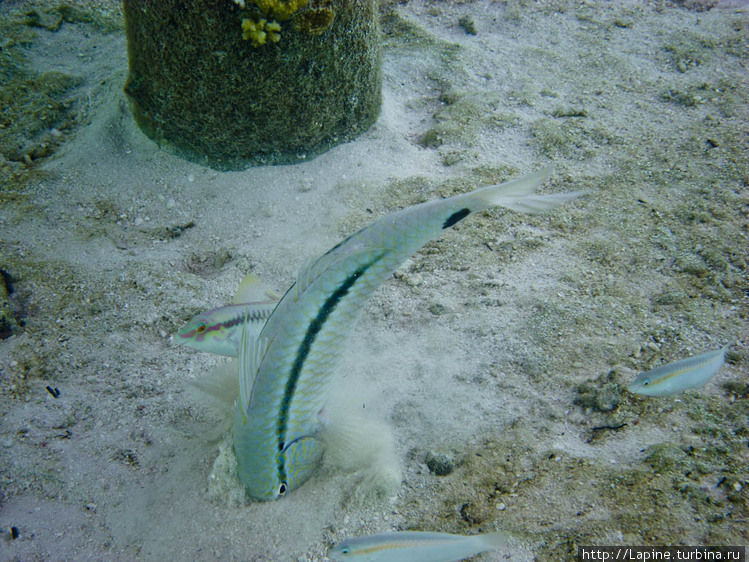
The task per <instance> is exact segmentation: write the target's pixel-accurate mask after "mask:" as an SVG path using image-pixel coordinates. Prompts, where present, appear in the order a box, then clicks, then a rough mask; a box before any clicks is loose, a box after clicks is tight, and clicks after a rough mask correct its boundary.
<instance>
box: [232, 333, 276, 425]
mask: <svg viewBox="0 0 749 562" xmlns="http://www.w3.org/2000/svg"><path fill="white" fill-rule="evenodd" d="M249 332H250V330H249V329H248V326H247V322H242V333H241V337H240V338H239V350H238V352H239V353H238V359H239V360H238V361H237V363H238V369H237V370H238V373H239V400H240V406H241V409H242V411H243V412H244V413H247V410H248V409H249V408H250V406H251V405H252V397H253V391H254V387H255V377H256V376H257V372H258V369H259V368H260V363H261V362H262V360H263V356H264V355H265V352H266V350H267V349H268V343H267V339H266V338H253V337H250V335H249Z"/></svg>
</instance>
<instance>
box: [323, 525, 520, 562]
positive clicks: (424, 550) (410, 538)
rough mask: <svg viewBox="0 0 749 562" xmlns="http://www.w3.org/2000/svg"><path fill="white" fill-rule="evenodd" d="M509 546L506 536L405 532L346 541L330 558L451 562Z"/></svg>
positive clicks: (496, 534) (341, 559) (370, 561)
mask: <svg viewBox="0 0 749 562" xmlns="http://www.w3.org/2000/svg"><path fill="white" fill-rule="evenodd" d="M507 546H508V539H507V536H506V535H505V534H503V533H489V534H486V535H474V536H463V535H449V534H447V533H425V532H420V531H404V532H400V533H382V534H380V535H371V536H367V537H356V538H351V539H346V540H345V541H343V542H341V543H339V544H337V545H336V546H334V547H333V548H331V549H330V552H328V557H329V558H331V559H332V560H336V561H339V562H341V561H345V560H354V561H356V562H380V561H381V562H452V561H454V560H463V559H464V558H468V557H469V556H473V555H474V554H479V553H481V552H486V551H487V550H496V549H499V548H507Z"/></svg>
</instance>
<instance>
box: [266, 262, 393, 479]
mask: <svg viewBox="0 0 749 562" xmlns="http://www.w3.org/2000/svg"><path fill="white" fill-rule="evenodd" d="M380 259H382V255H379V256H377V257H376V258H375V259H373V260H372V261H371V262H369V263H365V264H364V265H362V266H361V267H359V268H358V269H357V270H356V271H354V272H353V273H352V274H351V275H349V276H348V277H347V278H346V279H345V280H344V281H343V283H341V284H340V285H339V286H338V288H337V289H336V290H335V292H334V293H333V294H332V295H330V296H329V297H328V298H327V299H326V301H325V302H324V303H323V305H322V306H321V307H320V310H319V311H318V313H317V316H316V317H315V319H314V320H313V321H312V322H311V323H310V325H309V327H308V328H307V333H306V334H305V335H304V340H302V343H301V344H300V345H299V349H298V350H297V354H296V359H294V365H292V367H291V373H289V378H288V379H287V381H286V389H285V390H284V394H283V400H282V401H281V413H280V415H279V417H278V450H279V451H283V450H284V448H285V447H286V443H285V441H286V423H287V421H288V419H289V409H290V408H291V401H292V400H293V399H294V392H295V391H296V386H297V383H298V382H299V377H300V375H301V374H302V367H304V362H305V361H306V359H307V356H308V355H309V353H310V350H311V349H312V344H313V343H314V342H315V338H316V337H317V334H319V333H320V330H322V328H323V326H324V325H325V322H326V321H327V319H328V318H329V317H330V315H331V314H332V313H333V311H334V310H335V307H336V306H338V303H340V302H341V300H342V299H343V298H344V297H345V296H346V295H347V294H348V292H349V291H350V290H351V287H353V286H354V283H356V281H357V279H359V278H360V277H361V276H362V275H364V273H366V271H367V270H368V269H369V268H370V267H372V266H373V265H374V264H376V263H377V262H378V261H380ZM278 472H279V475H280V477H281V478H280V479H281V481H282V482H285V481H286V467H285V466H284V458H283V455H279V456H278Z"/></svg>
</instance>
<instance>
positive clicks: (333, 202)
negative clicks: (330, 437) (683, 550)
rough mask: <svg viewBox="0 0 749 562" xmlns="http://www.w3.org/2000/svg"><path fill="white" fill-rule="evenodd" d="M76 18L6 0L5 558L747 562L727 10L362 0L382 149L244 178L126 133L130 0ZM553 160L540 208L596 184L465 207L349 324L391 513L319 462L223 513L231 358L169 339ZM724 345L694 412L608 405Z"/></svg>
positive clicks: (346, 151) (366, 143)
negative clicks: (472, 538)
mask: <svg viewBox="0 0 749 562" xmlns="http://www.w3.org/2000/svg"><path fill="white" fill-rule="evenodd" d="M77 4H78V6H79V8H78V9H79V10H81V11H76V12H71V11H69V10H68V11H67V12H65V14H67V15H66V16H65V17H64V18H62V19H61V21H60V23H59V25H53V24H54V19H55V16H54V14H55V10H58V13H62V12H59V9H58V7H59V6H60V5H64V3H62V2H56V3H52V4H50V3H47V2H5V3H3V4H2V5H0V26H1V28H2V33H1V34H0V35H1V36H2V37H4V38H3V39H2V50H1V51H0V55H1V56H0V63H2V65H3V70H4V72H5V71H7V72H5V74H3V77H4V81H5V86H3V99H2V104H3V106H4V108H3V112H2V114H0V141H1V142H2V147H0V153H1V154H0V172H1V173H0V181H2V183H1V184H0V268H1V269H2V271H3V272H4V275H3V277H4V280H5V283H3V285H4V290H3V291H2V292H0V297H2V304H3V309H2V310H3V318H4V319H5V320H7V323H6V324H7V326H6V327H7V330H5V331H4V332H3V335H4V336H8V335H9V333H10V334H12V335H9V337H6V338H5V339H3V340H0V369H1V370H0V527H2V529H3V536H2V539H0V558H1V559H8V560H24V561H27V560H56V559H59V560H63V559H64V560H85V559H94V560H132V559H143V560H172V559H193V560H212V559H222V560H274V561H275V560H324V559H325V553H326V552H327V549H328V548H329V547H330V545H332V544H334V543H335V542H337V541H339V540H341V539H342V538H344V537H347V536H354V535H362V534H368V533H373V532H380V531H386V530H404V529H418V530H430V531H432V530H434V531H445V532H453V533H462V534H475V533H478V532H490V531H493V530H496V529H501V530H504V531H506V532H508V533H510V534H511V535H512V536H513V537H515V540H516V544H515V545H514V547H513V548H514V549H513V550H512V551H509V552H492V553H487V554H484V555H482V556H480V557H478V559H481V560H505V559H513V560H523V559H525V560H530V559H538V560H560V559H569V558H572V557H573V556H574V555H575V554H576V553H577V547H578V546H580V545H588V544H593V545H606V544H637V545H664V544H687V545H689V544H691V545H729V544H733V545H737V544H746V543H747V542H748V539H749V537H747V529H749V525H748V524H747V514H748V512H749V469H748V468H747V467H748V466H749V447H747V443H748V440H749V433H747V419H749V408H748V407H747V395H748V390H747V389H748V386H747V371H748V370H749V352H748V351H747V344H748V343H749V330H748V329H747V317H748V315H749V301H748V299H749V281H748V280H747V279H748V274H747V263H749V240H748V239H747V238H748V237H747V233H748V230H749V229H748V221H749V189H748V188H747V184H748V183H749V175H747V174H748V172H747V171H748V170H749V159H748V158H747V151H748V146H747V138H749V126H748V125H747V117H748V116H749V112H748V111H747V109H748V108H747V99H749V91H748V89H747V76H749V73H747V63H748V61H749V56H748V53H749V13H748V12H747V11H746V10H747V8H746V6H745V5H744V3H742V2H736V1H733V2H674V3H669V2H635V1H628V2H572V1H564V0H560V1H554V2H529V1H519V0H518V1H512V0H510V1H507V2H479V1H475V2H473V1H461V2H457V1H456V2H427V1H409V2H405V3H397V2H394V3H392V4H393V5H383V7H382V28H383V48H384V51H383V56H384V68H383V72H384V84H383V97H384V103H383V107H382V114H381V116H380V118H379V120H378V121H377V123H376V124H375V125H374V126H373V127H372V129H371V130H370V131H368V132H367V133H366V134H364V135H363V136H362V137H360V138H359V139H357V140H356V141H355V142H351V143H348V144H345V145H342V146H339V147H337V148H335V149H333V150H331V151H329V152H328V153H326V154H323V155H321V156H319V157H317V158H315V159H313V160H311V161H309V162H305V163H301V164H297V165H293V166H276V167H260V168H252V169H248V170H246V171H242V172H218V171H214V170H212V169H209V168H204V167H201V166H199V165H196V164H193V163H190V162H187V161H184V160H181V159H180V158H178V157H176V156H174V155H173V154H172V153H171V152H169V151H168V150H164V149H161V148H159V147H158V146H157V145H156V144H155V143H153V142H152V141H150V140H149V139H147V138H146V137H145V136H144V135H143V134H142V133H141V132H140V131H139V130H138V128H137V127H136V126H135V125H134V123H133V122H132V119H131V116H130V113H129V110H128V105H127V100H126V98H125V95H124V93H123V92H122V87H123V85H124V81H125V78H126V74H127V55H126V41H125V37H124V31H123V27H122V23H121V19H120V16H119V4H118V3H111V4H110V3H106V2H98V3H86V2H78V3H77ZM80 6H82V7H80ZM86 10H89V11H90V12H87V11H86ZM30 12H33V13H35V14H36V16H37V17H30V16H29V15H28V14H29V13H30ZM71 13H73V14H74V16H71V15H70V14H71ZM87 14H90V17H86V15H87ZM50 20H51V21H52V22H53V24H50V23H49V22H50ZM8 69H13V71H14V72H17V74H15V75H14V74H13V73H12V72H10V70H8ZM53 71H54V72H55V73H56V74H50V73H51V72H53ZM11 76H15V77H14V78H12V79H11V78H9V77H11ZM53 78H54V80H55V83H54V84H53V85H50V81H51V80H52V79H53ZM12 88H15V89H12ZM42 93H43V96H42ZM35 94H39V95H36V96H35ZM23 96H27V97H23ZM44 96H46V97H44ZM40 99H41V101H40ZM24 119H25V120H27V121H28V123H32V124H33V126H32V125H31V124H24V123H26V121H23V120H24ZM19 123H20V124H21V125H19ZM550 164H551V165H553V166H554V173H553V175H552V177H551V179H550V180H549V181H548V182H547V184H546V185H545V187H544V192H556V191H569V190H573V189H584V190H588V191H589V194H588V195H587V196H585V197H584V198H581V199H579V200H577V201H575V202H574V203H572V204H570V205H567V206H565V207H563V208H561V209H558V210H556V211H554V212H553V213H551V214H549V215H545V216H540V217H528V216H525V215H519V214H515V213H512V212H509V211H491V212H486V213H482V214H481V215H478V216H474V217H470V218H469V219H468V220H466V221H464V222H462V223H461V224H459V225H458V226H457V227H456V228H455V229H453V230H451V231H450V232H447V233H446V234H445V235H444V236H443V237H442V238H440V239H439V240H437V241H435V242H433V243H431V244H429V245H428V246H427V247H425V248H424V249H423V250H422V251H421V252H419V253H418V254H417V255H415V256H414V257H413V258H412V259H411V260H409V262H408V263H407V264H405V265H404V266H403V267H402V268H401V269H400V270H399V271H398V272H397V273H396V274H395V275H394V276H393V279H391V280H389V281H388V282H387V283H386V284H385V285H384V286H383V287H382V288H381V289H380V290H379V291H378V292H377V293H376V294H375V296H374V298H373V299H372V300H371V301H370V302H369V303H368V304H367V305H366V306H365V307H364V308H363V310H362V314H361V317H360V319H359V322H358V323H357V324H356V325H355V326H352V334H351V337H350V340H349V342H348V344H347V345H346V348H345V352H344V356H343V358H342V361H341V365H340V369H339V370H340V374H339V377H338V382H337V384H336V388H335V390H334V394H333V399H332V401H333V402H334V403H333V404H331V408H335V406H336V404H341V403H345V404H346V405H347V406H350V405H351V404H353V405H355V406H357V407H358V406H359V405H361V406H362V407H363V408H365V409H366V410H367V412H369V415H371V416H373V418H376V419H378V420H379V421H380V424H381V425H382V424H385V425H386V426H387V427H389V428H390V431H392V434H393V437H394V440H395V444H396V457H397V462H398V466H399V470H401V471H402V483H401V484H400V486H399V487H398V488H397V489H396V490H395V492H394V494H385V495H384V496H377V495H375V494H372V493H366V490H364V488H365V487H366V483H365V482H362V479H361V478H360V477H359V476H358V475H357V474H356V473H347V472H343V471H336V470H333V469H329V468H324V469H322V470H321V471H319V472H318V473H317V474H316V475H315V476H314V477H313V478H312V479H311V480H310V481H309V482H307V483H306V484H305V485H304V486H302V487H301V488H300V489H298V490H296V491H294V492H293V493H291V494H289V495H288V496H287V497H285V498H283V499H281V500H280V501H277V502H272V503H254V502H251V501H248V500H244V499H242V500H241V501H229V498H230V497H234V498H236V494H234V495H232V494H231V493H230V492H227V493H226V494H225V495H224V496H222V495H221V493H220V492H218V493H217V492H216V489H223V488H222V487H221V486H217V485H216V484H215V483H212V484H211V482H210V481H211V477H213V478H214V479H215V478H216V471H215V470H214V461H215V460H216V458H217V454H218V449H219V444H220V443H221V442H222V440H223V439H224V438H225V434H224V433H222V425H221V419H220V416H219V415H218V414H216V413H215V411H214V410H213V409H212V408H211V407H210V405H209V404H207V403H205V402H203V401H201V400H200V399H197V398H196V397H195V396H194V395H193V394H192V393H190V392H188V391H187V386H188V385H187V384H186V383H187V382H188V381H191V380H195V379H197V378H199V377H202V376H204V375H205V374H206V373H210V372H212V371H213V370H214V369H215V368H216V366H217V365H219V364H221V363H223V362H224V361H225V360H224V359H222V358H219V357H215V356H211V355H208V354H202V353H198V352H195V351H193V350H190V349H188V348H185V347H181V346H177V345H175V343H174V341H173V340H172V335H173V334H174V333H175V332H176V331H177V330H178V329H179V327H180V326H181V325H182V324H184V322H186V321H187V320H188V319H189V318H190V317H191V316H192V315H193V314H195V313H196V312H198V311H200V310H204V309H207V308H212V307H214V306H218V305H220V304H223V303H226V302H229V301H231V299H232V297H233V295H234V291H235V290H236V287H237V285H238V283H239V281H240V280H241V279H242V278H243V276H244V275H245V274H246V273H248V272H252V273H254V274H255V275H258V276H259V277H260V278H262V279H263V280H264V281H266V282H267V283H268V284H269V285H270V286H271V287H273V288H274V289H275V290H276V291H278V292H283V291H284V290H285V289H286V288H287V287H288V286H289V285H290V284H291V283H292V282H293V280H294V279H295V276H296V272H297V271H298V269H299V268H300V267H302V266H303V265H304V264H305V263H308V262H309V260H310V259H311V258H314V257H315V256H318V255H320V254H321V253H323V252H324V251H326V250H327V249H328V248H330V247H331V246H333V245H334V244H335V243H337V242H338V241H340V240H341V239H342V238H343V237H345V236H347V235H348V234H350V233H352V232H355V231H356V230H357V229H359V228H361V227H363V226H365V225H366V224H368V223H369V222H371V221H372V220H373V219H374V218H375V217H379V216H382V215H384V214H386V213H388V212H391V211H394V210H397V209H400V208H403V207H405V206H408V205H412V204H415V203H418V202H421V201H425V200H428V199H432V198H437V197H443V196H448V195H452V194H454V193H458V192H463V191H468V190H470V189H474V188H476V187H478V186H481V185H487V184H490V183H496V182H499V181H504V180H506V179H510V178H512V177H516V176H519V175H522V174H525V173H528V172H531V171H534V170H537V169H539V168H541V167H543V166H547V165H550ZM723 345H729V346H730V347H729V351H728V354H727V362H726V365H725V366H724V367H723V368H722V369H721V371H720V372H719V373H718V375H717V376H716V377H715V378H714V379H713V380H711V381H710V382H709V383H708V384H707V386H705V387H704V388H703V389H700V390H697V391H690V392H688V393H685V394H681V395H678V396H673V397H665V398H645V397H640V396H634V395H632V394H629V393H628V392H627V391H626V386H627V384H628V382H629V381H630V380H631V379H632V378H633V377H634V376H635V374H636V372H637V371H640V370H647V369H649V368H652V367H653V366H657V365H659V364H662V363H666V362H669V361H673V360H676V359H680V358H684V357H687V356H689V355H693V354H697V353H701V352H703V351H707V350H709V349H714V348H717V347H720V346H723ZM55 389H56V391H55ZM55 395H57V396H55ZM374 427H380V426H374ZM209 484H211V485H209ZM227 487H229V488H230V487H231V483H225V486H224V488H227Z"/></svg>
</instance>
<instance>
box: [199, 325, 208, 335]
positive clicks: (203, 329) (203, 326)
mask: <svg viewBox="0 0 749 562" xmlns="http://www.w3.org/2000/svg"><path fill="white" fill-rule="evenodd" d="M205 329H206V325H205V324H201V325H200V326H198V329H197V332H198V333H199V334H202V333H203V332H205Z"/></svg>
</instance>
